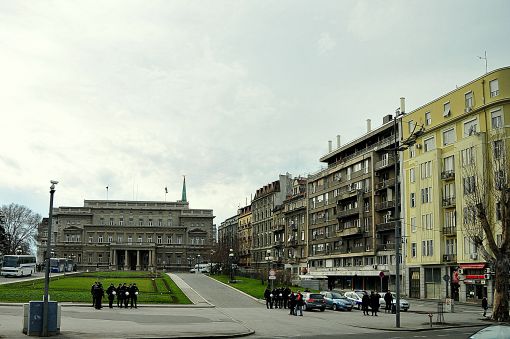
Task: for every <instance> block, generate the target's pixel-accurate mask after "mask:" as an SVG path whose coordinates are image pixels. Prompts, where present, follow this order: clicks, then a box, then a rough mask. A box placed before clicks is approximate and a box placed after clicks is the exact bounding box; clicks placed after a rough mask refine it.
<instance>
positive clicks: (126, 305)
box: [124, 284, 131, 308]
mask: <svg viewBox="0 0 510 339" xmlns="http://www.w3.org/2000/svg"><path fill="white" fill-rule="evenodd" d="M124 285H125V284H124ZM130 291H131V284H129V286H126V289H125V290H124V307H125V308H128V305H129V300H130V299H131V297H130V296H129V295H130V294H131V293H130Z"/></svg>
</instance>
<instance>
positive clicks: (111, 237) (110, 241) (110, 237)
mask: <svg viewBox="0 0 510 339" xmlns="http://www.w3.org/2000/svg"><path fill="white" fill-rule="evenodd" d="M112 242H113V236H111V235H109V236H108V243H110V244H111V243H112Z"/></svg>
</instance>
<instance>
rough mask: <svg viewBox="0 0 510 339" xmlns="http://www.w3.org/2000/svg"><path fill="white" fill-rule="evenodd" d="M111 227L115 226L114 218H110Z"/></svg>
mask: <svg viewBox="0 0 510 339" xmlns="http://www.w3.org/2000/svg"><path fill="white" fill-rule="evenodd" d="M110 226H113V218H110Z"/></svg>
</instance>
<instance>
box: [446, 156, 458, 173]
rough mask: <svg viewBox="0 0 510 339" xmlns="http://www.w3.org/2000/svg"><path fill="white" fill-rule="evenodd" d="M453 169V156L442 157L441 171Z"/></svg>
mask: <svg viewBox="0 0 510 339" xmlns="http://www.w3.org/2000/svg"><path fill="white" fill-rule="evenodd" d="M454 170H455V158H454V156H453V155H451V156H449V157H446V158H444V159H443V171H444V172H447V173H453V172H454Z"/></svg>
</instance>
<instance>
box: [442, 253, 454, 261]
mask: <svg viewBox="0 0 510 339" xmlns="http://www.w3.org/2000/svg"><path fill="white" fill-rule="evenodd" d="M456 261H457V255H456V254H443V262H456Z"/></svg>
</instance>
